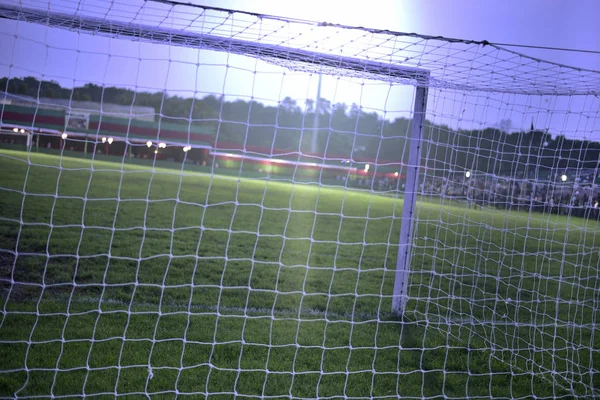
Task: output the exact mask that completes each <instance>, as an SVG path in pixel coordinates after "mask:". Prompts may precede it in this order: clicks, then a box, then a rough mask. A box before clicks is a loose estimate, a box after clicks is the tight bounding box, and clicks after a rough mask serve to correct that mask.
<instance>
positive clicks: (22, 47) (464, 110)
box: [0, 0, 600, 139]
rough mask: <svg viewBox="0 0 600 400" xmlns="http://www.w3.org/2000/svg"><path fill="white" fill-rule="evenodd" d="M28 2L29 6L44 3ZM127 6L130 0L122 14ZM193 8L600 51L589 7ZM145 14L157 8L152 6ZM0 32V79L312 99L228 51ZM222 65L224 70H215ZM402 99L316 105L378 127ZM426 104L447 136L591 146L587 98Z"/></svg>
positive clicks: (308, 4) (396, 92)
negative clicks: (492, 133) (509, 132)
mask: <svg viewBox="0 0 600 400" xmlns="http://www.w3.org/2000/svg"><path fill="white" fill-rule="evenodd" d="M28 1H30V2H31V4H36V5H38V6H39V5H40V4H41V3H43V1H35V2H33V1H32V0H28ZM44 1H46V4H48V2H47V0H44ZM137 1H138V0H131V2H130V4H133V3H136V2H137ZM12 2H13V3H15V2H16V0H12ZM121 2H122V3H123V1H121ZM9 3H10V0H9ZM49 3H50V8H51V9H52V10H54V11H62V10H65V9H68V8H69V7H70V8H72V7H73V6H74V5H75V6H76V5H77V4H78V3H79V4H80V5H82V6H83V7H84V8H85V7H87V8H88V9H92V8H91V7H93V6H94V4H95V3H98V0H81V1H79V2H78V1H75V0H50V2H49ZM104 4H106V2H104ZM128 4H129V3H128ZM202 4H204V5H209V6H211V5H212V6H218V7H224V8H233V9H239V10H246V11H251V12H258V13H265V14H270V15H281V16H284V17H292V18H299V19H309V20H316V21H327V22H335V23H340V24H347V25H356V26H366V27H374V28H380V29H388V30H393V31H401V32H417V33H420V34H425V35H436V36H438V35H439V36H445V37H454V38H464V39H473V40H483V39H485V40H488V41H490V42H500V43H515V44H524V45H537V46H553V47H566V48H578V49H589V50H600V24H597V21H596V20H597V17H598V16H599V15H600V1H596V0H581V1H577V2H573V1H567V0H564V1H559V0H543V1H542V0H520V1H516V0H503V1H491V0H490V1H481V0H453V1H442V0H438V1H432V0H424V1H398V0H379V1H378V0H371V1H369V2H368V6H367V5H366V4H367V3H364V2H361V4H362V5H360V6H359V5H358V4H357V5H349V4H350V3H349V2H348V1H338V0H328V1H324V0H304V1H303V2H291V1H275V0H253V1H243V0H205V1H203V2H202ZM153 6H154V7H160V5H158V4H156V3H153ZM46 7H47V5H46ZM61 7H62V8H61ZM65 7H67V8H65ZM131 9H132V10H134V9H135V8H134V7H132V8H131ZM0 34H1V36H0V51H1V52H2V54H5V55H6V56H5V57H3V58H2V60H0V75H2V76H18V77H20V76H25V75H33V76H37V77H43V78H44V79H54V80H57V81H59V82H60V83H61V84H62V85H64V86H67V87H71V86H73V85H81V84H84V83H87V82H94V83H97V84H105V85H118V86H125V87H131V88H133V87H135V86H136V85H137V87H138V88H141V89H142V90H153V91H156V90H163V89H167V90H168V91H169V92H171V93H174V94H175V93H176V94H179V95H181V96H186V97H189V96H194V95H196V96H202V95H203V94H206V93H214V94H221V93H223V92H224V93H226V94H228V95H230V96H231V97H232V98H233V97H236V96H241V97H244V96H253V97H254V98H260V99H262V100H261V101H263V102H264V103H266V104H271V105H273V104H276V103H277V101H279V100H280V99H281V98H283V97H285V96H291V97H293V98H295V99H296V100H297V101H298V103H299V104H303V102H304V101H303V100H304V99H307V98H314V97H315V95H316V86H317V79H316V78H315V76H314V75H313V76H311V75H309V74H304V73H286V74H285V75H284V74H283V69H281V68H279V67H274V66H271V65H269V64H266V63H264V62H257V61H256V60H254V59H250V58H246V57H241V56H229V57H228V56H227V53H215V52H208V51H201V52H198V51H196V50H189V49H182V48H172V47H171V48H169V47H168V46H157V45H151V44H140V43H133V42H130V41H123V40H115V39H106V38H102V37H92V36H89V35H79V34H76V33H72V32H67V31H62V30H57V29H47V28H46V27H44V26H39V25H35V26H34V25H29V24H23V23H19V24H17V23H13V22H8V21H2V23H1V24H0ZM15 36H16V37H17V38H18V39H16V40H15ZM341 37H343V36H341ZM511 49H513V50H515V51H518V52H520V53H524V54H527V55H531V56H534V57H538V58H542V59H545V60H549V61H553V62H558V63H562V64H568V65H573V66H576V67H580V68H586V69H595V70H600V54H582V53H574V52H562V51H548V50H535V49H523V48H511ZM140 59H141V60H142V61H140ZM168 60H170V61H171V62H168ZM198 63H199V64H200V65H201V66H200V67H198V65H197V64H198ZM226 63H227V64H229V65H230V66H231V68H228V69H226V68H223V65H224V64H226ZM226 70H227V75H225V71H226ZM255 72H257V73H255ZM195 91H196V93H195ZM411 94H412V88H410V87H403V86H394V87H393V88H391V89H390V86H389V85H388V84H385V83H377V82H374V81H367V84H366V85H362V84H361V82H359V81H357V80H347V79H342V80H338V79H334V78H326V79H324V82H323V90H322V97H325V98H327V99H330V100H332V102H333V103H335V102H345V103H347V104H351V103H353V102H356V103H359V104H361V105H363V106H365V107H367V108H368V109H370V110H378V111H380V112H382V113H383V112H384V111H385V113H386V114H385V115H386V117H387V118H394V117H396V116H399V115H403V116H404V115H408V112H409V111H410V109H411V108H412V104H411V99H412V96H411ZM430 94H431V96H430V102H429V110H430V115H429V116H428V117H429V118H430V119H434V120H436V121H437V122H443V123H447V124H448V125H450V126H452V127H463V128H485V127H487V126H493V125H495V124H497V123H498V122H499V121H500V120H501V119H503V118H509V119H511V120H512V122H513V128H515V129H518V128H523V127H529V125H530V123H531V120H532V119H534V120H535V121H536V126H537V127H550V128H551V129H552V131H553V132H554V133H558V132H562V133H565V134H566V135H567V136H571V137H582V138H594V139H600V132H599V131H600V116H599V114H600V110H599V109H600V100H598V99H593V98H591V99H590V98H585V99H584V98H572V97H569V98H563V99H558V100H557V99H548V101H546V98H541V97H538V96H534V97H524V96H517V97H515V96H512V97H511V96H509V95H493V96H487V97H486V96H485V95H482V94H480V93H479V94H469V95H464V94H462V93H459V92H452V91H432V92H430ZM461 116H462V118H460V117H461Z"/></svg>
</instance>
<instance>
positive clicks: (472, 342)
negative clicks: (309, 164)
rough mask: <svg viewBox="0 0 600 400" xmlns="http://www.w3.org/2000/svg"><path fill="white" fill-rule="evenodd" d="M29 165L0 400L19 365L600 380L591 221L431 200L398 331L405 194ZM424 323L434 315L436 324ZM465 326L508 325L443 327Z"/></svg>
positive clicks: (453, 390)
mask: <svg viewBox="0 0 600 400" xmlns="http://www.w3.org/2000/svg"><path fill="white" fill-rule="evenodd" d="M30 157H31V158H30V159H31V164H28V163H27V162H25V161H24V160H26V158H27V154H26V153H19V152H8V151H2V153H1V154H0V165H1V166H2V169H3V170H5V171H11V173H7V174H3V175H2V176H1V177H0V188H2V189H11V190H12V191H7V190H2V191H1V196H0V218H3V223H2V224H1V225H0V249H2V252H1V253H0V257H1V260H0V290H1V292H0V296H1V297H0V299H1V304H2V306H3V310H5V312H4V313H3V323H2V326H1V327H0V349H2V350H1V351H2V352H3V354H0V359H3V358H4V357H3V356H7V357H10V358H11V360H13V361H12V362H11V364H10V366H3V367H2V369H0V395H3V396H4V395H6V396H12V394H13V393H14V392H15V391H18V390H19V389H20V388H21V387H22V386H23V384H24V382H25V379H26V377H27V373H26V372H25V371H24V370H23V368H24V365H27V367H28V368H29V369H30V372H29V379H28V380H27V385H25V387H24V388H23V390H20V391H18V395H19V396H27V395H35V394H48V393H50V390H51V389H52V392H53V393H54V394H55V395H57V396H58V395H62V394H65V395H66V394H73V395H77V394H79V395H80V394H82V393H87V394H93V393H96V394H97V393H107V392H109V393H115V391H116V392H117V393H120V394H123V393H139V392H144V391H145V390H148V391H149V392H152V393H156V394H157V396H158V397H161V396H163V394H160V393H163V391H164V392H165V393H167V394H168V395H169V396H173V395H174V393H175V392H174V391H175V390H176V389H177V390H179V391H180V392H182V393H196V394H202V393H204V394H206V392H209V393H215V392H224V393H230V394H231V393H234V392H237V393H241V394H247V395H259V394H261V393H263V387H264V394H265V395H273V396H289V395H290V394H291V395H292V396H293V397H316V396H319V397H323V396H332V395H334V394H336V395H344V394H345V395H346V396H349V397H364V396H392V397H394V396H396V395H403V396H415V397H420V396H435V395H440V394H441V393H444V394H446V395H448V396H454V397H465V396H467V395H468V396H476V395H482V396H486V395H489V394H490V389H489V388H490V385H491V387H492V388H493V389H492V392H493V394H495V395H500V396H510V393H511V392H510V390H512V395H513V396H514V395H515V393H521V394H522V395H523V396H524V395H527V394H532V393H534V394H535V395H537V396H540V397H543V396H545V395H549V394H550V393H552V390H553V389H552V387H551V386H549V385H548V384H547V381H545V380H544V377H543V376H542V375H548V376H550V377H551V375H552V374H551V373H550V372H551V369H552V368H554V369H555V370H557V371H564V373H565V374H567V372H568V373H569V374H570V375H571V379H573V380H575V381H578V382H579V383H578V384H577V385H575V390H576V391H577V392H578V393H586V391H589V390H590V386H591V385H592V383H594V382H595V383H596V386H598V384H599V383H600V382H597V381H596V379H597V378H595V376H592V375H590V374H589V371H590V360H596V357H597V353H595V352H590V350H589V349H590V348H598V346H597V343H596V341H597V340H598V339H596V337H595V336H594V335H593V334H592V331H593V328H592V326H593V321H595V320H596V317H597V309H598V307H597V302H595V300H594V292H595V277H596V276H597V262H598V261H597V253H594V249H597V247H598V244H599V243H598V242H599V241H600V240H598V239H597V237H596V234H595V228H596V225H593V223H592V222H590V221H585V220H579V219H574V218H566V217H557V216H552V217H548V216H543V215H541V214H539V215H537V214H531V215H529V214H527V213H517V212H510V213H509V212H500V211H497V210H487V209H484V210H470V209H467V208H461V207H459V206H457V205H456V204H452V205H440V204H435V203H433V202H432V203H424V202H423V203H420V204H419V210H418V218H417V221H416V229H417V239H416V241H415V247H414V250H413V252H414V259H413V265H412V266H411V267H412V269H413V271H414V274H413V276H412V282H411V287H410V293H411V296H412V299H411V301H410V302H409V310H411V312H412V313H413V315H415V316H416V317H413V318H412V319H410V318H409V319H408V320H406V321H404V322H402V321H399V320H397V319H395V318H393V317H392V316H390V315H389V314H387V313H388V312H389V310H390V309H391V294H392V287H393V276H394V269H395V263H396V257H397V238H398V235H399V228H400V223H401V221H400V219H399V216H400V215H401V207H402V202H401V201H399V200H396V199H394V198H390V197H386V196H379V195H376V194H372V193H365V192H360V191H353V190H345V189H342V188H324V187H315V186H309V185H304V184H302V185H291V184H286V183H279V182H267V183H265V181H260V180H251V179H244V178H240V179H232V178H231V177H227V178H223V177H220V176H217V175H215V176H209V175H202V174H191V173H187V172H186V173H185V174H180V173H179V172H177V171H176V170H165V169H155V171H149V169H148V167H141V166H130V165H126V164H125V165H123V164H119V163H109V162H94V163H93V170H92V169H91V167H90V166H91V165H92V164H91V163H90V161H89V160H87V161H86V160H81V159H69V158H60V157H55V156H47V155H36V154H31V155H30ZM52 167H59V168H52ZM25 176H27V179H25ZM23 188H24V192H25V194H23V193H21V190H23ZM55 193H57V194H58V195H57V196H56V197H55V196H54V195H55ZM22 205H23V206H22ZM52 210H53V211H52ZM21 218H22V221H23V222H22V223H21V222H20V221H21ZM18 232H20V239H19V241H18V243H17V239H16V238H17V233H18ZM549 232H551V236H549V235H550V234H549ZM548 238H551V240H547V239H548ZM540 246H542V247H540ZM540 248H542V249H543V250H544V252H543V255H540V253H541V252H540ZM16 252H18V254H19V256H18V257H16V260H15V254H16ZM13 264H15V265H14V268H13ZM509 297H510V298H511V299H513V300H514V301H513V302H506V301H505V300H506V299H507V298H509ZM557 299H558V301H557ZM269 310H270V312H267V311H269ZM310 310H312V311H313V314H312V315H311V313H309V312H308V311H310ZM294 313H297V314H296V317H294ZM261 314H262V315H261ZM423 315H427V316H428V318H431V320H432V322H435V321H436V320H437V321H438V322H436V323H432V324H431V325H430V326H423V324H422V322H424V318H423V317H422V316H423ZM465 317H469V318H476V319H479V320H482V321H488V322H490V321H492V322H493V321H494V320H498V324H497V325H493V324H491V323H487V324H483V325H481V326H477V325H463V327H462V329H460V326H457V324H454V325H452V324H449V325H443V324H441V325H440V323H439V320H441V319H443V318H449V319H451V320H452V319H459V318H461V319H464V318H465ZM417 319H418V321H417ZM411 321H412V322H411ZM417 322H421V323H417ZM511 322H514V323H515V325H513V326H511V325H510V323H511ZM552 322H558V324H555V325H556V326H554V325H552ZM563 322H565V323H563ZM566 322H568V323H569V324H571V325H567V324H566ZM573 324H574V325H573ZM538 325H539V328H538V327H537V326H538ZM465 326H468V329H466V330H465ZM94 327H95V329H94ZM75 331H76V332H79V335H80V336H73V334H74V333H73V332H75ZM468 332H471V334H469V333H468ZM30 334H32V337H31V339H30V338H29V335H30ZM532 335H533V336H532ZM596 336H597V335H596ZM304 337H310V338H311V339H310V340H308V339H306V340H307V341H305V340H304V339H303V338H304ZM532 337H533V339H532ZM63 338H64V340H65V342H63ZM557 338H558V340H557ZM280 340H281V341H280ZM532 341H533V343H534V348H535V349H537V353H535V354H534V355H533V356H531V355H530V349H529V348H528V347H527V345H529V344H531V343H532ZM491 343H493V344H495V346H497V348H498V350H499V351H500V353H498V351H496V352H495V353H492V352H490V350H489V347H490V344H491ZM77 346H79V347H77ZM86 346H87V347H86ZM131 346H133V347H136V346H139V348H140V349H139V351H132V353H136V356H135V357H137V358H136V359H130V358H129V357H130V356H129V354H130V350H128V349H129V348H130V347H131ZM144 346H145V347H144ZM350 346H352V347H350ZM574 346H576V348H577V350H574V349H573V348H574ZM580 346H583V347H580ZM72 347H73V348H72ZM142 347H143V348H144V349H146V350H143V351H142ZM586 349H587V350H586ZM26 352H27V357H25V354H26ZM286 352H287V353H286ZM575 352H576V354H575ZM586 352H587V353H586ZM509 353H513V355H515V354H516V355H517V356H518V355H520V356H521V357H520V358H519V357H513V358H512V359H516V361H511V360H512V359H511V356H509V355H508V354H509ZM285 354H287V356H286V355H285ZM36 357H37V358H39V359H41V361H38V360H37V358H36ZM131 357H134V356H131ZM575 357H576V358H577V359H578V360H582V361H581V362H580V364H581V366H580V367H579V369H578V370H577V369H574V367H573V365H572V361H570V360H574V359H575ZM502 359H504V361H500V360H502ZM529 359H531V360H533V362H528V361H527V360H529ZM77 360H78V361H77ZM252 360H255V361H252ZM290 360H291V361H290ZM586 360H587V361H586ZM511 362H512V364H513V365H512V366H511V365H509V364H510V363H511ZM65 363H66V364H65ZM69 363H73V364H69ZM253 363H254V364H253ZM148 366H150V367H151V371H152V374H150V373H149V369H148ZM548 366H550V368H548ZM552 366H554V367H552ZM57 371H58V372H57ZM511 371H513V372H511ZM514 371H522V373H517V374H514ZM528 371H535V372H537V373H538V375H536V376H534V375H532V374H530V373H528ZM540 371H542V372H544V371H545V372H546V373H545V374H544V373H542V374H539V372H540ZM151 376H152V378H150V377H151ZM565 378H568V377H566V375H565ZM544 382H546V383H544ZM563 383H564V382H563ZM2 388H4V389H2ZM61 390H62V392H61ZM567 393H568V392H567ZM211 397H212V396H211ZM225 397H227V396H225Z"/></svg>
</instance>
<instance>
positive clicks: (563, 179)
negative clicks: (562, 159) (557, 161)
mask: <svg viewBox="0 0 600 400" xmlns="http://www.w3.org/2000/svg"><path fill="white" fill-rule="evenodd" d="M560 180H561V181H563V182H566V181H567V175H565V174H563V175H562V176H561V177H560Z"/></svg>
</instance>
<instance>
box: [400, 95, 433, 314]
mask: <svg viewBox="0 0 600 400" xmlns="http://www.w3.org/2000/svg"><path fill="white" fill-rule="evenodd" d="M426 112H427V87H426V86H417V88H416V91H415V100H414V113H413V120H412V129H411V136H410V139H409V140H410V144H409V147H408V164H407V165H406V171H407V172H406V188H405V189H404V203H403V206H402V222H401V224H400V242H399V246H398V262H397V263H396V276H395V279H394V292H393V296H394V299H393V302H392V311H393V312H394V313H396V314H397V315H403V313H404V310H405V308H406V302H407V301H408V297H409V293H408V281H409V275H410V262H411V258H410V255H411V248H412V240H413V227H414V218H416V212H415V210H416V201H417V194H418V193H419V176H420V174H421V168H420V165H421V152H422V149H423V130H424V126H425V115H426Z"/></svg>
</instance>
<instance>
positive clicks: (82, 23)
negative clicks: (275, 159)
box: [0, 6, 429, 315]
mask: <svg viewBox="0 0 600 400" xmlns="http://www.w3.org/2000/svg"><path fill="white" fill-rule="evenodd" d="M0 18H6V19H15V20H20V21H24V22H32V23H43V24H53V25H57V26H60V27H61V28H63V29H77V30H78V31H81V32H89V33H93V34H96V35H106V36H108V37H119V38H133V39H135V40H143V41H148V42H150V43H156V44H162V43H165V42H168V43H169V44H170V45H175V46H184V47H190V48H202V49H210V50H215V51H223V50H224V49H226V50H227V52H229V53H238V54H253V56H254V57H257V58H261V59H263V60H267V61H270V62H273V63H275V64H283V63H285V65H288V66H289V64H288V63H290V64H291V63H298V64H300V65H307V66H309V68H311V66H314V67H316V68H315V69H317V70H319V71H323V73H333V72H334V73H335V74H338V75H339V74H340V72H341V71H347V73H348V74H349V75H350V76H353V75H355V74H357V75H360V76H367V77H371V78H373V79H377V78H378V77H379V76H381V74H385V76H386V78H387V79H391V80H394V81H397V82H403V83H413V82H414V84H416V85H417V90H416V95H415V101H414V108H413V126H412V135H411V138H410V145H409V150H408V152H409V158H408V164H407V177H406V190H405V195H404V206H403V209H402V222H403V223H402V225H401V231H400V243H399V251H398V263H397V268H396V279H395V283H394V301H393V306H392V311H393V312H394V313H397V314H400V315H401V314H402V313H403V311H404V306H405V305H406V301H407V299H408V294H407V289H408V276H409V273H410V253H411V245H412V233H413V219H414V218H415V205H416V199H417V192H418V186H419V175H420V172H421V171H420V169H419V166H420V162H421V161H420V160H421V149H422V147H423V143H422V140H423V129H424V123H425V114H426V108H427V85H429V72H428V71H426V70H424V69H418V68H410V67H403V66H401V65H389V64H387V65H386V64H382V63H378V62H373V61H369V60H364V59H358V58H351V57H343V58H339V57H336V56H332V55H328V54H325V53H319V52H316V51H306V50H301V49H293V50H290V49H282V48H279V47H278V46H272V45H266V44H262V43H252V42H248V41H243V40H236V39H232V38H222V37H215V36H210V35H206V34H193V33H183V32H180V31H169V30H166V29H159V28H150V27H144V26H141V25H139V26H136V25H130V24H122V23H119V22H117V21H106V20H98V19H93V18H89V17H87V18H85V19H84V18H81V19H78V18H73V16H72V15H68V14H60V13H50V12H45V11H41V10H35V9H27V8H19V9H16V8H11V7H6V6H5V7H0ZM86 123H87V121H86ZM314 137H316V135H315V136H314Z"/></svg>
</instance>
